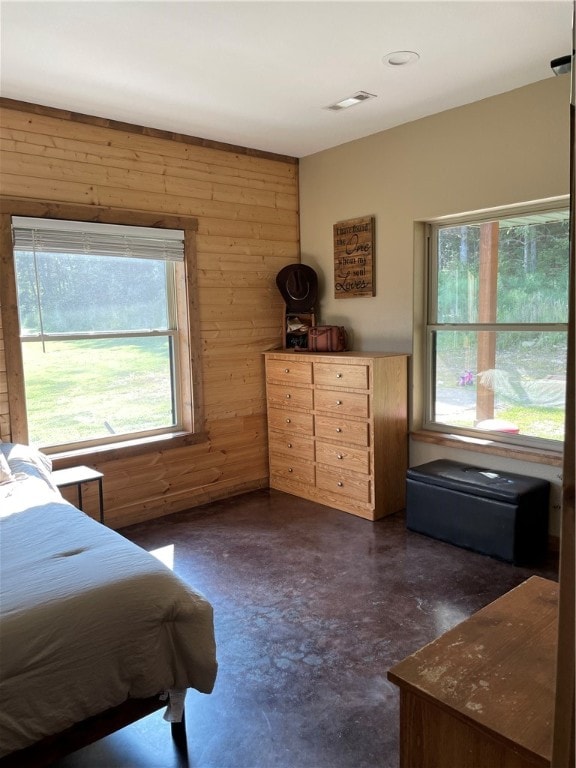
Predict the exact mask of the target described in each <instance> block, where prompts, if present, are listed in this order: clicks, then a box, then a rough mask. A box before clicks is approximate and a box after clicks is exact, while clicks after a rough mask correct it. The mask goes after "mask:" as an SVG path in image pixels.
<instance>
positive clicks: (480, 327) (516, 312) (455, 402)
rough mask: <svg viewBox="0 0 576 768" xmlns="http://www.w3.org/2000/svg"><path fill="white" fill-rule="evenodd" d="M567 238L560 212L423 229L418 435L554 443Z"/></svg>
mask: <svg viewBox="0 0 576 768" xmlns="http://www.w3.org/2000/svg"><path fill="white" fill-rule="evenodd" d="M568 236H569V211H568V209H565V210H563V209H561V210H540V211H529V212H528V211H527V212H523V213H514V214H507V213H506V212H502V213H501V214H500V215H499V216H492V217H490V218H489V219H485V218H478V219H473V218H472V217H471V218H469V219H468V220H453V221H443V222H442V223H441V224H434V225H433V226H431V229H430V240H429V245H430V249H429V252H430V260H429V296H428V324H427V332H426V350H427V371H428V377H427V385H428V386H427V390H428V392H427V395H428V396H427V403H426V408H427V418H426V425H427V426H428V427H430V428H432V429H437V430H442V431H450V432H455V433H462V434H471V435H476V436H478V434H479V433H482V435H483V436H485V435H486V433H490V437H491V439H494V440H505V441H506V442H518V443H521V444H525V445H526V444H528V445H534V446H538V445H541V446H544V445H545V443H543V441H562V440H563V438H564V405H565V390H566V355H567V330H568V327H567V322H568V262H569V239H568Z"/></svg>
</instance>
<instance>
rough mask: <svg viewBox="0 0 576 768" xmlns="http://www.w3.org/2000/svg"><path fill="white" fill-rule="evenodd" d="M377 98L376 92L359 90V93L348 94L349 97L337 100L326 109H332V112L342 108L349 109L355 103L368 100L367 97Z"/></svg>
mask: <svg viewBox="0 0 576 768" xmlns="http://www.w3.org/2000/svg"><path fill="white" fill-rule="evenodd" d="M375 98H376V94H374V93H367V92H366V91H358V93H355V94H354V95H353V96H348V98H346V99H342V101H337V102H336V103H335V104H330V106H328V107H326V109H330V110H332V112H338V111H339V110H341V109H348V107H353V106H354V104H360V102H362V101H366V100H367V99H375Z"/></svg>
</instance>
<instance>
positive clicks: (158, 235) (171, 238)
mask: <svg viewBox="0 0 576 768" xmlns="http://www.w3.org/2000/svg"><path fill="white" fill-rule="evenodd" d="M12 227H13V234H14V250H15V251H25V252H29V253H72V254H79V255H83V256H94V257H97V256H118V257H124V258H131V259H156V260H159V261H183V260H184V233H183V231H182V230H178V229H163V228H160V227H158V228H155V227H154V228H153V227H129V226H124V225H119V224H98V223H95V222H83V221H62V220H59V219H32V218H24V217H20V216H14V217H13V218H12Z"/></svg>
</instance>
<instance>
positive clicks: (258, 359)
mask: <svg viewBox="0 0 576 768" xmlns="http://www.w3.org/2000/svg"><path fill="white" fill-rule="evenodd" d="M0 142H1V143H0V191H1V193H2V194H3V195H5V196H7V197H15V198H23V199H34V200H42V201H50V202H67V203H82V204H90V205H100V206H110V207H113V208H118V209H122V208H127V209H133V210H134V209H135V210H140V211H153V212H160V213H164V214H180V215H182V214H183V215H190V216H194V217H196V218H197V219H198V234H197V241H196V242H197V262H198V304H199V320H200V339H199V345H200V354H201V362H202V388H203V399H204V407H205V412H204V415H205V426H206V432H207V436H208V440H207V441H206V442H202V443H201V444H199V445H189V446H181V447H178V448H175V449H172V450H158V451H153V452H149V453H145V454H143V455H140V456H131V457H129V458H128V457H127V458H118V459H116V460H113V461H107V462H106V463H100V464H98V463H97V462H89V463H90V464H91V465H92V466H95V467H96V468H97V469H99V470H101V471H102V472H104V492H105V507H106V521H107V523H108V524H109V525H111V526H112V527H122V526H124V525H128V524H131V523H134V522H139V521H142V520H145V519H151V518H154V517H159V516H162V515H164V514H168V513H170V512H174V511H179V510H183V509H187V508H189V507H193V506H196V505H198V504H202V503H205V502H207V501H211V500H214V499H217V498H224V497H227V496H231V495H234V494H237V493H241V492H243V491H245V490H249V489H252V488H258V487H266V486H267V485H268V466H267V438H266V415H265V414H266V408H265V388H264V362H263V358H262V352H264V351H266V350H270V349H274V348H276V347H279V346H281V323H280V318H281V316H282V307H283V303H282V299H281V296H280V294H279V292H278V290H277V288H276V284H275V277H276V274H277V273H278V271H279V270H280V269H281V268H282V267H283V266H285V265H286V264H289V263H293V262H297V261H299V258H300V256H299V229H298V163H297V160H295V159H293V158H285V157H281V156H272V155H269V154H265V153H258V152H254V151H252V150H243V149H242V148H229V147H226V146H224V145H218V144H216V143H214V142H205V141H202V140H199V139H193V138H191V137H182V136H172V135H169V134H165V133H163V132H160V131H150V130H148V129H141V128H138V127H137V126H126V125H124V124H122V125H121V124H114V123H112V122H110V121H106V120H100V119H98V118H94V119H92V118H86V117H85V116H78V115H73V114H68V113H62V112H59V111H57V110H50V109H47V108H43V107H35V106H34V105H25V104H18V103H10V102H7V101H6V100H0ZM18 343H19V341H18V339H15V338H4V337H3V334H2V333H1V329H0V436H1V438H2V439H3V440H9V439H10V407H9V402H8V397H7V395H6V372H5V363H4V348H6V349H8V348H9V345H10V344H18ZM80 463H85V462H80ZM87 491H88V488H87ZM88 498H90V493H88ZM71 500H73V499H72V498H71Z"/></svg>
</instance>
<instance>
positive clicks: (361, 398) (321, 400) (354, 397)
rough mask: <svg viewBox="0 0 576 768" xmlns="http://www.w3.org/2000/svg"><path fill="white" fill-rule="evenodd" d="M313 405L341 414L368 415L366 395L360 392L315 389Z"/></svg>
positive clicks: (322, 409)
mask: <svg viewBox="0 0 576 768" xmlns="http://www.w3.org/2000/svg"><path fill="white" fill-rule="evenodd" d="M314 407H315V408H316V410H318V411H326V412H327V413H332V414H334V415H336V414H338V415H342V416H362V417H363V418H366V417H367V416H368V395H367V394H362V393H361V392H338V391H337V390H335V391H332V390H329V389H317V390H316V392H315V395H314Z"/></svg>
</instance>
